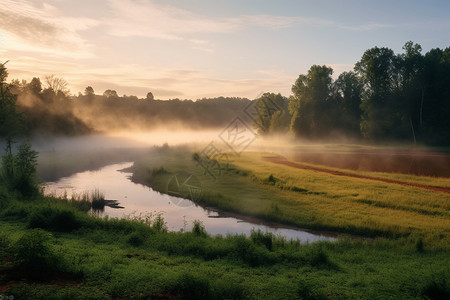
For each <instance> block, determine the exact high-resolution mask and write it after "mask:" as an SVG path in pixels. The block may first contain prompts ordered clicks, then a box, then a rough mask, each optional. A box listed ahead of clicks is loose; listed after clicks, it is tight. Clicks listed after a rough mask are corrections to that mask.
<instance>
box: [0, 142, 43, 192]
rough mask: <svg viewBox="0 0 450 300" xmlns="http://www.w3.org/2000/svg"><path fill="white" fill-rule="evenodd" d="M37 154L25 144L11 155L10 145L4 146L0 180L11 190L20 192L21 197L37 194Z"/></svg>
mask: <svg viewBox="0 0 450 300" xmlns="http://www.w3.org/2000/svg"><path fill="white" fill-rule="evenodd" d="M37 156H38V153H37V152H36V151H34V150H32V149H31V145H30V144H29V143H27V142H24V143H22V144H21V145H20V146H19V149H18V152H17V154H16V155H14V154H13V153H12V149H11V143H10V142H8V143H7V146H6V154H5V155H4V156H3V157H2V172H1V173H0V178H1V179H2V182H5V183H6V184H7V186H8V188H10V189H11V190H16V191H20V192H21V193H22V194H23V195H27V196H30V195H33V194H36V193H39V188H38V185H37V183H36V178H35V174H36V167H37Z"/></svg>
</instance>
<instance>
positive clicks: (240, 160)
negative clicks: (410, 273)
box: [133, 149, 450, 250]
mask: <svg viewBox="0 0 450 300" xmlns="http://www.w3.org/2000/svg"><path fill="white" fill-rule="evenodd" d="M267 155H271V154H268V153H244V154H242V155H241V156H240V157H238V156H233V161H232V163H231V165H230V168H229V170H228V171H224V172H223V173H222V175H221V176H218V177H217V178H216V180H212V178H211V177H208V176H205V175H204V171H203V169H202V168H201V167H199V166H197V165H196V162H195V161H194V160H193V159H192V157H191V154H190V152H189V151H186V149H182V150H176V149H175V150H172V151H171V152H170V151H166V152H164V153H155V154H153V155H152V156H149V157H147V158H146V159H145V160H142V161H139V162H137V163H136V164H135V167H134V170H135V172H134V177H133V178H134V180H136V181H138V182H141V183H146V184H149V185H151V186H152V187H153V188H154V189H156V190H158V191H161V192H166V190H167V183H168V182H169V181H170V178H172V177H173V176H174V174H177V173H179V172H190V173H192V174H194V175H195V176H196V177H197V178H198V179H199V181H200V182H201V185H202V194H201V197H200V198H199V199H197V200H196V202H197V203H199V204H200V205H204V206H213V207H218V208H220V209H223V210H228V211H233V212H238V213H241V214H247V215H252V216H256V217H259V218H262V219H266V220H271V221H277V222H280V223H284V224H289V225H295V226H300V227H306V228H310V229H317V230H332V231H337V232H344V233H349V234H358V235H364V236H370V237H390V238H394V237H409V238H411V239H414V240H415V239H419V238H421V239H423V242H424V243H425V245H427V247H438V248H443V249H447V250H448V249H450V243H449V237H450V194H446V193H443V192H437V191H431V190H425V189H420V188H415V187H410V186H402V185H398V184H390V183H384V182H377V181H371V180H366V179H358V178H350V177H344V176H332V175H329V174H325V173H320V172H315V171H311V170H301V169H295V168H292V167H289V166H284V165H277V164H274V163H270V162H267V161H264V160H263V159H262V157H263V156H267ZM272 155H273V154H272ZM161 162H163V163H161ZM160 168H164V170H165V172H164V173H155V172H152V170H154V169H160ZM329 169H330V170H336V169H331V168H329ZM340 171H342V170H340ZM344 172H347V171H344ZM351 173H352V174H361V175H365V176H367V175H372V176H379V177H385V178H390V177H394V176H395V177H396V178H397V179H400V180H410V181H416V182H419V183H423V182H425V181H427V180H429V181H430V182H431V181H432V180H433V179H431V178H426V177H415V178H413V177H412V176H410V175H401V174H380V173H377V174H369V173H368V172H364V173H358V172H351ZM439 181H440V182H441V183H442V184H443V185H446V184H449V182H450V179H445V178H441V179H439Z"/></svg>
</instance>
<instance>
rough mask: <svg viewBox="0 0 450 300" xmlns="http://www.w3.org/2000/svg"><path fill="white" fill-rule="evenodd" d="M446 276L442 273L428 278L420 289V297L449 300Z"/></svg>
mask: <svg viewBox="0 0 450 300" xmlns="http://www.w3.org/2000/svg"><path fill="white" fill-rule="evenodd" d="M447 275H448V274H447ZM447 275H446V274H443V273H442V274H437V275H434V276H433V277H432V278H430V279H429V280H428V281H427V282H426V283H425V285H424V286H423V287H422V293H421V294H422V295H421V296H422V297H424V298H425V299H450V284H449V282H448V276H447Z"/></svg>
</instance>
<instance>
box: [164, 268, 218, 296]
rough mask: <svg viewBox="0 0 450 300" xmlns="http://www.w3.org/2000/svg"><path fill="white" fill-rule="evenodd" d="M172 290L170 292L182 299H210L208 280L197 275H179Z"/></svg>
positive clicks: (210, 292)
mask: <svg viewBox="0 0 450 300" xmlns="http://www.w3.org/2000/svg"><path fill="white" fill-rule="evenodd" d="M172 289H173V290H172V292H173V293H175V294H176V295H177V296H178V297H180V298H182V299H210V298H212V291H211V284H210V282H209V280H208V278H206V277H203V276H201V275H198V274H195V275H193V274H190V273H183V274H181V275H180V276H179V277H178V279H177V281H176V283H175V286H174V287H173V288H172Z"/></svg>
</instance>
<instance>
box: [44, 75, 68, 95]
mask: <svg viewBox="0 0 450 300" xmlns="http://www.w3.org/2000/svg"><path fill="white" fill-rule="evenodd" d="M45 83H46V84H47V88H48V89H52V90H53V91H54V92H55V93H56V94H57V93H58V92H59V91H61V92H63V93H64V94H65V95H66V96H68V95H69V93H70V90H69V89H68V85H69V84H68V83H67V81H65V80H64V79H63V78H59V77H56V76H55V75H50V76H45Z"/></svg>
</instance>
